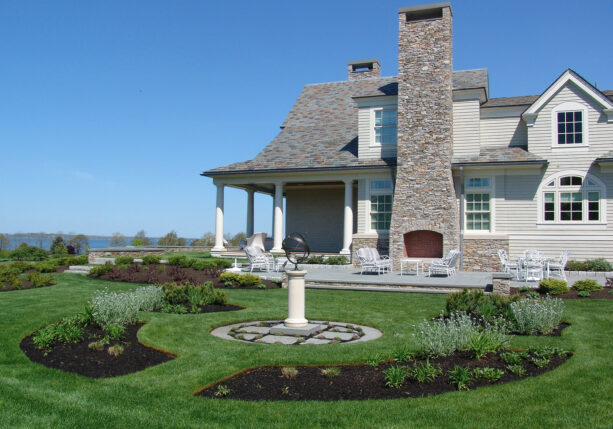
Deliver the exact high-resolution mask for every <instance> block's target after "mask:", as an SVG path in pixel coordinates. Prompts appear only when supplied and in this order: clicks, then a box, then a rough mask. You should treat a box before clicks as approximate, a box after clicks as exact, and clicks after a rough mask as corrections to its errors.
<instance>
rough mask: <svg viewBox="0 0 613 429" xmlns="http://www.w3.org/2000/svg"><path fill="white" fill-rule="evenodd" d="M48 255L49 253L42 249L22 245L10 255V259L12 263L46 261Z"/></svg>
mask: <svg viewBox="0 0 613 429" xmlns="http://www.w3.org/2000/svg"><path fill="white" fill-rule="evenodd" d="M48 255H49V253H48V252H47V251H46V250H44V249H41V248H39V247H34V246H28V245H27V244H25V243H22V244H21V245H19V247H18V248H17V249H15V250H13V251H12V252H11V253H10V258H11V259H12V260H14V261H42V260H43V259H47V256H48Z"/></svg>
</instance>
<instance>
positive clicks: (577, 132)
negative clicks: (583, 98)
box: [551, 102, 589, 148]
mask: <svg viewBox="0 0 613 429" xmlns="http://www.w3.org/2000/svg"><path fill="white" fill-rule="evenodd" d="M587 119H588V117H587V107H586V106H585V105H583V104H581V103H576V102H565V103H561V104H558V105H557V106H555V107H554V108H553V109H552V117H551V133H552V142H551V145H552V147H554V148H573V147H581V146H587V145H588V143H589V142H588V129H587Z"/></svg>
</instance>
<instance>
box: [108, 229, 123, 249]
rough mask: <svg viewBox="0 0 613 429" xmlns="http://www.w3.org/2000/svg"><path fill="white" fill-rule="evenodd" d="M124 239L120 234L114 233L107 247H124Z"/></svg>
mask: <svg viewBox="0 0 613 429" xmlns="http://www.w3.org/2000/svg"><path fill="white" fill-rule="evenodd" d="M125 244H126V237H125V235H123V234H122V233H121V232H114V233H113V235H112V236H111V240H110V241H109V245H111V246H125Z"/></svg>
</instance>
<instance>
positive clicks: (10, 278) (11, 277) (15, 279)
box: [3, 273, 23, 290]
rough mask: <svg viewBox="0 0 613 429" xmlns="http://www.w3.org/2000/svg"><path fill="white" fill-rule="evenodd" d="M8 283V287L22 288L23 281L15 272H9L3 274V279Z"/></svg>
mask: <svg viewBox="0 0 613 429" xmlns="http://www.w3.org/2000/svg"><path fill="white" fill-rule="evenodd" d="M3 281H5V282H7V283H8V284H9V286H10V287H12V288H13V289H16V290H20V289H23V282H22V281H21V279H20V278H19V276H18V275H17V274H13V273H9V274H7V275H5V276H4V280H3Z"/></svg>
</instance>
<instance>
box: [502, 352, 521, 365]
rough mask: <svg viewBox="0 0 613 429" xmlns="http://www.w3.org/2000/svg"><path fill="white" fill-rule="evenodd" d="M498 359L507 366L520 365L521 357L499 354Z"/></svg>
mask: <svg viewBox="0 0 613 429" xmlns="http://www.w3.org/2000/svg"><path fill="white" fill-rule="evenodd" d="M500 359H502V361H503V362H504V363H505V364H507V365H521V355H520V354H519V353H515V352H508V353H501V354H500Z"/></svg>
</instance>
